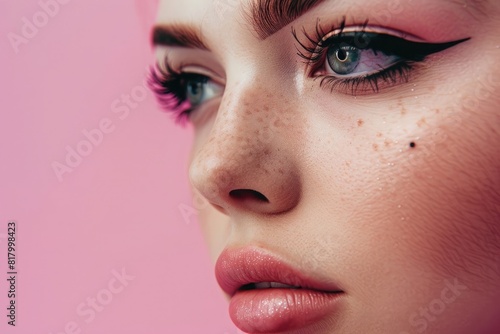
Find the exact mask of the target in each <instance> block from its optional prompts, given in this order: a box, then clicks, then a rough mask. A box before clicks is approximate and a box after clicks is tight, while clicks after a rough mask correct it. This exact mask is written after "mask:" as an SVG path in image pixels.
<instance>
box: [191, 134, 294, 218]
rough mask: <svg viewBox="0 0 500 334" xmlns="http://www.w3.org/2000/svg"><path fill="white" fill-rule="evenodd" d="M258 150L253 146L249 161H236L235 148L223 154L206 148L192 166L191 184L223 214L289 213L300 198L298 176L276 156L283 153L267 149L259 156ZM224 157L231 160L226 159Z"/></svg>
mask: <svg viewBox="0 0 500 334" xmlns="http://www.w3.org/2000/svg"><path fill="white" fill-rule="evenodd" d="M226 144H228V146H231V145H233V144H234V143H226ZM261 149H262V146H261V145H257V146H255V148H254V150H255V152H254V153H253V154H252V155H251V157H253V158H252V159H248V157H247V158H245V159H244V160H241V161H239V160H238V158H236V160H235V158H234V156H236V155H234V154H231V151H232V150H238V148H237V145H236V147H232V148H230V147H225V148H224V149H222V151H220V149H219V150H216V149H211V148H207V151H205V152H204V153H202V154H201V155H199V158H197V159H195V160H196V161H194V162H193V164H192V165H191V169H190V178H191V183H192V184H193V186H194V187H195V188H196V189H197V190H198V191H199V192H200V193H201V194H202V196H204V197H205V198H206V199H207V200H208V201H209V202H210V203H211V204H212V205H213V206H214V207H215V208H217V209H218V210H219V211H222V212H224V213H226V214H227V213H230V212H231V211H233V210H244V211H245V210H246V211H252V212H253V213H260V214H278V213H283V212H286V211H289V210H291V209H292V208H293V207H295V206H296V205H297V203H298V201H299V198H300V191H301V185H300V178H299V176H298V173H297V171H296V170H295V168H294V167H293V164H292V163H288V164H287V163H286V162H285V161H287V159H284V158H283V157H278V156H277V155H280V154H281V153H280V152H282V150H268V149H266V154H265V155H260V154H259V152H258V151H259V150H261ZM269 152H274V153H271V154H269ZM226 154H230V155H233V158H231V159H225V156H226ZM285 165H288V166H285ZM264 166H266V167H264Z"/></svg>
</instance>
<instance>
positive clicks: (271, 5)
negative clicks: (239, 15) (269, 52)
mask: <svg viewBox="0 0 500 334" xmlns="http://www.w3.org/2000/svg"><path fill="white" fill-rule="evenodd" d="M323 1H325V0H258V1H253V2H252V3H251V5H250V7H249V8H247V10H246V17H247V19H248V20H249V22H250V23H251V25H252V26H253V28H254V30H255V31H256V32H257V35H258V36H259V38H260V39H261V40H265V39H266V38H268V37H270V36H271V35H273V34H275V33H276V32H278V31H279V30H281V29H282V28H283V27H285V26H286V25H288V24H289V23H291V22H293V21H294V20H296V19H297V18H298V17H300V16H302V15H304V13H305V12H307V11H309V10H310V9H312V8H313V7H315V6H317V5H318V4H320V3H321V2H323Z"/></svg>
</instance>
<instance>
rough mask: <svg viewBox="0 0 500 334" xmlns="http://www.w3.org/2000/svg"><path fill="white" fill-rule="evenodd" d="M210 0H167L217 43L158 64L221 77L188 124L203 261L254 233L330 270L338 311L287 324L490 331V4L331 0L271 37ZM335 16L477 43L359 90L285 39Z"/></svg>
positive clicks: (496, 268)
mask: <svg viewBox="0 0 500 334" xmlns="http://www.w3.org/2000/svg"><path fill="white" fill-rule="evenodd" d="M219 2H222V3H224V4H225V3H231V4H230V5H228V6H229V7H225V9H226V10H225V11H224V12H223V13H222V12H220V11H219V12H218V11H217V10H216V9H217V8H216V4H217V1H207V0H183V1H170V0H164V1H161V2H160V9H159V14H158V24H159V25H161V24H169V23H174V22H175V23H182V24H186V25H189V26H194V27H199V25H200V23H202V26H203V30H202V31H203V40H204V42H205V43H206V44H207V45H208V47H209V48H210V51H204V50H197V49H186V48H179V47H169V48H168V49H167V50H166V51H164V50H162V51H161V52H158V54H159V62H162V61H163V57H165V56H168V59H169V62H170V63H171V64H172V66H174V68H175V67H176V66H177V68H178V67H179V66H180V65H179V64H181V63H183V64H186V63H188V64H190V70H192V71H194V72H198V71H199V72H201V73H203V74H207V71H208V74H210V75H211V77H212V78H213V79H214V80H216V81H217V82H219V83H220V84H221V86H223V87H224V93H223V94H222V95H221V96H217V97H215V98H213V99H211V100H209V101H207V102H205V103H204V104H203V105H201V106H200V107H199V108H198V109H197V110H196V111H195V112H194V113H193V114H192V117H191V120H190V121H191V122H192V124H193V127H194V130H195V131H194V133H195V140H194V144H193V149H192V155H191V167H190V171H189V172H190V179H191V182H192V185H193V189H194V194H195V202H198V203H205V204H201V205H198V208H199V209H200V210H199V216H200V220H201V227H202V230H203V232H204V234H205V236H206V239H207V242H208V245H209V248H210V254H211V256H212V258H213V260H214V261H215V260H216V259H217V257H218V256H219V254H220V252H221V251H222V250H223V249H224V248H237V247H243V246H255V247H259V248H263V249H266V250H269V251H270V252H272V253H274V254H278V255H279V256H281V257H282V258H284V259H286V260H287V261H289V262H290V263H293V264H294V265H295V266H297V267H298V268H301V270H302V271H304V272H308V273H309V275H310V276H313V277H323V278H324V277H328V278H329V279H332V280H333V281H335V282H336V283H338V284H339V285H340V286H341V287H342V290H344V291H345V297H346V298H345V300H344V304H343V306H344V307H343V308H342V310H341V311H340V313H339V314H336V316H335V317H333V316H332V317H329V318H328V319H323V320H322V321H321V322H318V323H316V324H313V325H312V326H310V327H308V328H304V329H302V330H301V331H299V332H298V333H316V334H317V333H399V334H403V333H440V334H443V333H450V334H451V333H453V334H461V333H463V334H466V333H467V334H469V333H479V334H481V333H485V334H487V333H488V334H489V333H491V334H494V333H499V332H500V322H499V320H498V319H500V308H499V307H498V301H499V300H500V146H499V144H498V143H499V142H500V132H499V131H500V130H499V129H500V110H499V107H498V106H499V105H500V94H498V92H499V91H500V62H499V59H500V48H499V45H500V41H499V39H498V36H500V2H499V1H496V0H490V1H482V2H481V1H475V2H474V1H469V4H468V6H464V5H463V2H462V1H449V0H422V1H419V2H418V5H417V4H415V3H416V1H409V0H401V1H392V2H390V3H388V2H387V1H381V0H380V1H379V0H370V1H365V0H352V1H328V0H327V1H325V2H324V3H322V4H320V5H319V6H317V7H315V8H313V9H312V10H310V11H308V12H307V13H306V14H304V15H303V16H301V17H300V18H298V19H296V20H295V21H294V22H292V23H291V24H289V25H287V26H286V27H284V28H283V29H281V30H280V31H278V32H277V33H276V34H274V35H272V36H270V37H269V38H267V39H265V40H261V39H259V38H258V37H257V35H256V33H255V31H253V28H252V26H251V25H249V24H248V23H247V22H246V21H245V19H244V16H242V15H241V14H242V11H243V10H244V8H245V6H246V5H247V4H248V1H237V2H228V1H219ZM380 13H383V14H384V15H382V14H380ZM378 14H379V15H378ZM343 16H346V18H347V26H353V27H359V26H360V25H362V24H363V23H364V22H365V21H366V19H369V20H370V21H369V22H371V23H375V22H377V25H378V26H381V27H383V28H385V29H389V31H402V32H405V33H407V34H410V35H414V36H418V37H419V38H420V39H422V40H423V41H426V42H436V43H437V42H446V41H453V40H457V39H461V38H466V37H470V38H471V39H470V40H469V41H467V42H465V43H462V44H460V45H457V46H455V47H452V48H450V49H447V50H445V51H443V52H440V53H438V54H435V55H432V56H430V57H428V58H427V60H426V61H425V63H424V64H422V65H419V66H417V67H416V68H415V70H414V71H413V72H412V74H411V75H410V78H409V81H408V82H407V83H405V82H400V83H398V84H396V85H392V87H383V88H382V89H381V90H380V91H379V92H378V93H374V92H368V93H363V94H359V95H358V96H356V97H354V96H352V95H351V94H349V92H346V91H341V90H340V91H339V90H337V89H333V90H332V89H331V88H329V87H320V83H319V80H313V79H311V78H309V77H308V76H307V74H306V72H305V68H306V65H305V64H304V61H303V59H301V58H300V57H298V56H297V55H296V52H297V49H296V47H297V45H298V44H297V41H296V40H295V39H294V38H293V36H292V34H291V27H294V28H296V30H297V31H301V29H302V27H305V28H306V29H307V30H308V31H311V33H313V32H314V28H315V25H316V20H317V18H320V19H321V21H322V22H325V23H327V25H326V27H330V26H332V25H335V24H338V23H339V22H340V21H341V19H342V17H343ZM298 36H299V39H301V40H304V36H303V35H301V34H300V33H299V34H298ZM410 143H414V145H413V146H414V147H411V146H410ZM242 189H246V190H252V191H253V192H250V191H246V192H245V191H243V192H240V193H242V194H243V196H234V192H232V191H235V190H242ZM231 192H232V193H231ZM257 192H258V193H260V194H262V195H263V196H265V197H266V198H267V199H268V200H269V202H266V201H263V200H262V198H261V196H257V195H256V194H257ZM231 194H233V195H231ZM447 282H448V283H449V282H455V283H457V284H459V285H458V286H459V287H460V289H459V290H460V293H458V294H456V295H453V294H451V293H449V290H446V289H447V286H448V285H447V284H448V283H447ZM452 297H454V298H452ZM439 301H443V302H444V305H445V308H444V310H440V311H439V312H434V313H432V311H430V310H432V307H434V310H436V307H437V306H439ZM436 313H439V314H436Z"/></svg>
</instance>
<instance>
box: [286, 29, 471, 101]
mask: <svg viewBox="0 0 500 334" xmlns="http://www.w3.org/2000/svg"><path fill="white" fill-rule="evenodd" d="M377 30H378V31H377ZM292 33H293V35H294V37H295V39H296V40H297V42H298V43H299V46H300V48H299V56H301V57H302V58H304V59H305V60H306V62H307V64H308V68H309V73H308V75H309V76H310V77H311V78H315V79H320V85H321V86H327V87H329V88H330V90H331V91H332V92H333V91H334V90H335V91H339V92H341V93H347V94H351V95H359V94H369V93H377V92H379V91H380V90H381V89H384V88H389V87H392V86H396V85H399V84H402V83H406V82H408V81H409V79H410V74H411V73H412V71H413V70H414V67H415V66H416V64H418V63H422V62H424V61H425V60H426V58H427V57H428V56H429V55H431V54H434V53H438V52H441V51H444V50H446V49H448V48H451V47H453V46H455V45H457V44H460V43H462V42H465V41H467V40H468V39H469V38H464V39H460V40H457V41H451V42H445V43H426V42H421V41H415V40H412V39H409V38H408V37H407V36H405V35H404V34H402V33H399V32H392V31H390V30H387V29H384V30H382V29H380V28H370V27H369V25H368V22H365V23H364V24H363V25H362V26H359V27H350V28H346V26H345V20H344V21H343V22H342V23H341V25H340V27H339V28H337V29H335V28H332V29H330V30H329V31H328V32H325V31H324V29H323V28H322V27H321V26H320V24H319V21H318V24H317V27H316V31H315V32H314V34H310V33H308V32H307V31H306V30H305V29H303V33H304V36H305V37H306V41H301V39H300V38H299V37H298V36H297V32H296V31H295V30H293V31H292Z"/></svg>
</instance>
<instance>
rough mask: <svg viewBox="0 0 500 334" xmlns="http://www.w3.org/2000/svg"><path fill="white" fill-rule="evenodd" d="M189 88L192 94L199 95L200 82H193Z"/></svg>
mask: <svg viewBox="0 0 500 334" xmlns="http://www.w3.org/2000/svg"><path fill="white" fill-rule="evenodd" d="M189 89H190V91H191V94H192V95H198V92H199V90H200V84H199V83H198V82H191V83H190V84H189Z"/></svg>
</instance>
